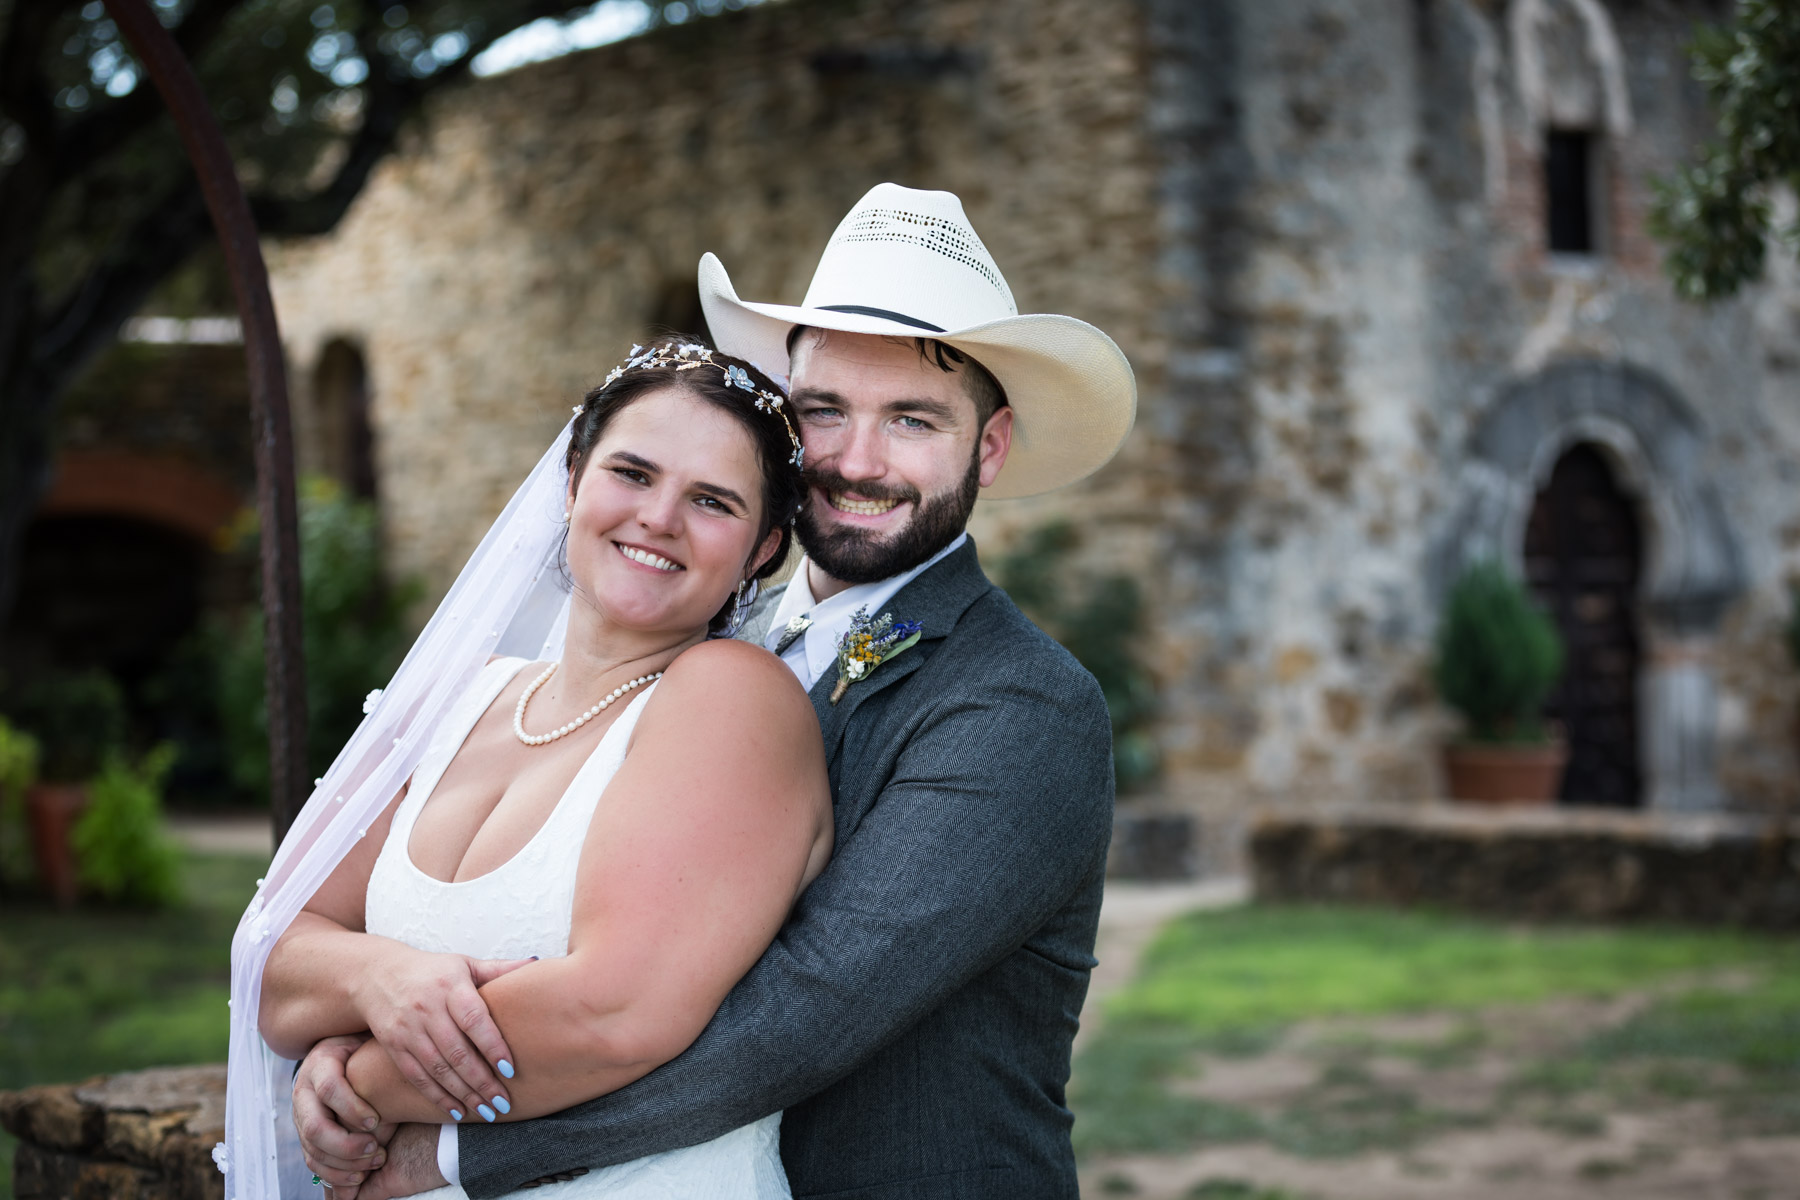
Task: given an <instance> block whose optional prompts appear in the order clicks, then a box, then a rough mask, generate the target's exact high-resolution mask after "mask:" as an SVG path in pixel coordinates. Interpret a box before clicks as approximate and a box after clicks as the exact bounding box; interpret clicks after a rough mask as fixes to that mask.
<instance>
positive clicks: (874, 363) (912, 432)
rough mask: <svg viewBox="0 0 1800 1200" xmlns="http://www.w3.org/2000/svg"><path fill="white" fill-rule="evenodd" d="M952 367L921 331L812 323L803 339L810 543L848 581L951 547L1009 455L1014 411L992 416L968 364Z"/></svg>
mask: <svg viewBox="0 0 1800 1200" xmlns="http://www.w3.org/2000/svg"><path fill="white" fill-rule="evenodd" d="M950 366H951V369H949V370H945V369H944V368H943V367H940V366H939V365H938V363H937V362H936V361H935V360H934V359H931V358H927V357H925V356H924V355H922V354H921V353H920V350H919V346H918V343H917V342H916V341H914V340H913V339H911V338H888V337H878V336H875V335H872V334H860V333H837V332H825V331H822V330H806V331H804V332H802V333H801V334H800V336H799V338H798V340H797V341H796V342H795V344H794V348H793V358H792V363H791V378H790V384H791V387H792V401H791V402H792V404H793V409H794V412H795V414H796V415H797V416H798V417H799V420H800V436H801V439H802V440H803V441H804V442H805V443H806V476H807V484H808V488H807V503H806V508H805V510H804V511H803V512H802V513H801V514H800V519H799V522H798V526H799V529H798V531H799V534H800V544H801V545H802V546H803V547H804V548H805V550H806V553H807V555H808V556H809V557H810V558H811V559H812V561H813V562H814V563H815V564H816V565H817V566H819V567H820V568H821V569H823V570H824V571H825V572H826V573H827V574H828V575H830V576H831V577H832V578H834V579H836V580H838V581H839V582H842V583H846V584H856V583H873V582H875V581H876V580H879V579H886V578H888V577H889V576H891V575H896V574H899V573H900V572H902V571H907V570H910V569H911V568H913V567H916V566H918V565H919V564H920V563H922V562H924V561H926V560H927V559H929V558H930V557H931V556H932V555H934V554H936V553H937V552H938V551H939V550H942V549H943V548H944V547H945V546H947V545H949V544H950V543H951V542H952V541H953V540H955V538H956V536H957V534H959V533H961V532H962V529H963V526H964V525H965V524H966V523H967V522H968V519H969V513H970V511H971V510H972V509H973V508H974V505H975V497H976V494H977V492H978V490H979V489H980V488H983V487H986V486H987V485H988V484H990V483H992V482H993V481H994V478H995V476H997V475H998V474H999V473H1000V468H1001V466H1003V465H1004V464H1005V462H1006V452H1007V449H1008V448H1009V446H1010V445H1011V440H1012V410H1011V409H1010V408H1005V407H1002V408H1000V409H999V410H998V411H996V412H994V413H993V415H992V416H990V417H989V418H988V419H987V420H986V421H985V422H982V421H981V420H980V419H979V417H978V414H977V410H976V402H975V400H974V398H973V396H972V394H971V388H970V386H969V380H968V379H967V378H966V374H967V372H968V370H969V367H968V365H967V364H962V365H957V364H950Z"/></svg>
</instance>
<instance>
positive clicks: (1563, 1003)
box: [1078, 977, 1800, 1200]
mask: <svg viewBox="0 0 1800 1200" xmlns="http://www.w3.org/2000/svg"><path fill="white" fill-rule="evenodd" d="M1688 982H1689V983H1690V984H1691V983H1692V982H1693V981H1691V980H1690V981H1688ZM1708 982H1709V983H1711V984H1713V985H1714V986H1724V987H1729V986H1731V981H1730V979H1729V978H1728V977H1720V978H1717V979H1709V980H1708ZM1667 990H1669V989H1667V988H1658V989H1654V990H1650V989H1647V990H1645V991H1642V992H1638V993H1634V994H1631V995H1627V996H1624V997H1619V998H1616V999H1610V1000H1557V1001H1552V1002H1547V1003H1543V1004H1537V1005H1531V1006H1526V1007H1520V1008H1500V1009H1493V1010H1488V1011H1483V1012H1480V1013H1460V1014H1450V1013H1427V1014H1421V1015H1418V1016H1408V1017H1379V1018H1364V1019H1340V1020H1332V1021H1315V1022H1306V1023H1303V1024H1300V1025H1296V1026H1294V1027H1292V1028H1291V1029H1289V1030H1288V1031H1287V1032H1286V1033H1285V1034H1284V1035H1283V1036H1282V1037H1281V1038H1280V1039H1279V1041H1278V1042H1277V1043H1276V1044H1274V1045H1273V1046H1272V1047H1269V1048H1267V1049H1266V1050H1264V1051H1263V1052H1262V1053H1257V1054H1253V1055H1245V1056H1234V1057H1222V1056H1218V1055H1211V1054H1201V1055H1199V1056H1198V1057H1197V1060H1196V1063H1195V1066H1196V1070H1195V1072H1194V1073H1193V1075H1192V1076H1191V1077H1189V1078H1184V1079H1181V1080H1180V1081H1178V1082H1177V1083H1175V1084H1173V1085H1172V1086H1171V1089H1170V1091H1171V1098H1170V1103H1172V1104H1180V1103H1197V1104H1200V1105H1206V1106H1211V1107H1210V1108H1209V1109H1208V1111H1210V1112H1213V1113H1215V1114H1230V1115H1231V1117H1232V1119H1233V1120H1234V1121H1236V1122H1237V1125H1236V1126H1235V1129H1236V1132H1234V1133H1231V1134H1228V1135H1224V1136H1218V1137H1213V1138H1210V1139H1209V1138H1206V1137H1197V1138H1196V1139H1195V1144H1196V1145H1198V1146H1201V1147H1203V1148H1199V1149H1194V1150H1190V1151H1188V1152H1181V1153H1168V1154H1139V1155H1125V1156H1114V1157H1107V1158H1098V1159H1089V1160H1088V1161H1086V1162H1084V1163H1083V1170H1082V1179H1083V1195H1085V1196H1090V1197H1098V1196H1115V1195H1117V1196H1140V1197H1144V1198H1145V1200H1190V1198H1194V1200H1302V1198H1305V1200H1663V1198H1666V1200H1797V1198H1800V1120H1796V1118H1795V1116H1794V1111H1795V1109H1796V1108H1800V1097H1796V1096H1791V1095H1777V1094H1770V1093H1768V1092H1766V1091H1760V1090H1757V1089H1756V1088H1755V1087H1754V1086H1752V1081H1750V1080H1748V1079H1747V1078H1746V1077H1744V1076H1742V1075H1741V1074H1740V1073H1739V1072H1738V1071H1737V1070H1736V1068H1734V1067H1733V1066H1732V1065H1731V1064H1730V1063H1728V1062H1724V1061H1716V1060H1714V1061H1708V1060H1706V1059H1704V1058H1675V1059H1656V1060H1650V1059H1638V1058H1632V1057H1630V1056H1621V1057H1620V1058H1618V1059H1617V1060H1607V1059H1600V1060H1594V1059H1592V1058H1591V1057H1582V1056H1580V1055H1578V1054H1577V1053H1576V1048H1577V1047H1579V1046H1582V1045H1588V1046H1591V1045H1593V1039H1594V1038H1595V1037H1597V1036H1604V1035H1606V1034H1607V1032H1608V1031H1612V1030H1617V1029H1619V1028H1620V1027H1621V1026H1623V1025H1624V1024H1625V1023H1626V1022H1628V1021H1630V1020H1631V1019H1632V1018H1633V1017H1635V1016H1636V1015H1638V1014H1640V1013H1642V1012H1643V1011H1644V1010H1645V1008H1646V1007H1647V1006H1648V1005H1649V1004H1650V1003H1651V1002H1652V1001H1654V1000H1655V999H1656V998H1657V996H1658V995H1659V994H1660V993H1663V992H1666V991H1667ZM1078 1119H1079V1116H1078ZM1215 1121H1216V1117H1215ZM1215 1127H1218V1126H1216V1125H1215ZM1246 1128H1252V1129H1253V1130H1254V1132H1249V1133H1245V1132H1244V1130H1245V1129H1246Z"/></svg>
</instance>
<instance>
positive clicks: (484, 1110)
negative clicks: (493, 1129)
mask: <svg viewBox="0 0 1800 1200" xmlns="http://www.w3.org/2000/svg"><path fill="white" fill-rule="evenodd" d="M475 1111H476V1112H478V1113H480V1114H481V1119H482V1120H484V1121H486V1122H487V1123H488V1124H490V1125H492V1124H493V1123H494V1110H493V1109H491V1108H489V1107H488V1106H487V1105H485V1104H477V1105H476V1106H475Z"/></svg>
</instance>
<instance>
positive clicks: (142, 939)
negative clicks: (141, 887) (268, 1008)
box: [0, 855, 267, 1200]
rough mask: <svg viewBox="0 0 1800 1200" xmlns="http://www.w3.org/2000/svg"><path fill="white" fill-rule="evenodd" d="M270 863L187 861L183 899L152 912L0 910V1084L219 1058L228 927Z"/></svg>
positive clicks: (4, 1190)
mask: <svg viewBox="0 0 1800 1200" xmlns="http://www.w3.org/2000/svg"><path fill="white" fill-rule="evenodd" d="M266 866H267V863H266V860H263V859H257V858H229V857H217V856H198V855H194V856H188V857H187V858H186V859H185V860H184V874H183V879H184V882H185V884H186V890H187V900H186V903H184V904H183V905H182V906H180V907H178V908H174V909H170V910H168V911H165V912H159V913H140V912H130V911H125V910H121V909H107V908H83V909H78V910H76V911H74V912H69V913H63V912H57V911H55V910H54V909H51V908H49V907H46V906H44V905H40V904H28V903H22V902H10V903H0V1089H11V1088H19V1087H26V1086H29V1085H31V1084H38V1083H64V1082H69V1081H73V1080H79V1079H85V1078H87V1077H88V1076H91V1075H97V1074H103V1073H106V1072H112V1071H124V1070H132V1069H135V1068H138V1067H149V1066H163V1065H173V1064H181V1063H202V1062H220V1061H223V1060H224V1058H225V1044H226V1028H227V1022H226V1004H225V1001H226V996H227V993H228V991H229V979H230V967H231V932H232V930H233V929H234V928H235V927H236V925H237V918H238V914H239V913H241V912H242V911H243V907H244V905H245V904H246V903H248V902H249V899H250V896H251V894H252V893H253V892H254V891H255V887H256V879H257V877H258V876H259V875H261V874H262V872H263V870H264V868H265V867H266ZM11 1194H12V1139H11V1138H10V1137H8V1136H7V1135H6V1134H4V1133H0V1200H5V1198H6V1197H10V1196H11Z"/></svg>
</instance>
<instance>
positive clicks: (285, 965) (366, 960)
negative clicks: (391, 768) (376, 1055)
mask: <svg viewBox="0 0 1800 1200" xmlns="http://www.w3.org/2000/svg"><path fill="white" fill-rule="evenodd" d="M405 795H406V788H405V786H402V787H401V789H400V792H399V794H398V795H396V796H395V797H394V799H393V800H392V801H391V802H390V803H389V804H388V806H387V807H386V808H384V809H383V810H382V812H381V816H380V817H378V818H377V819H376V821H375V823H374V824H373V825H371V826H369V832H368V836H366V837H363V838H361V839H359V840H358V841H357V843H356V845H355V846H354V847H352V848H351V850H350V852H349V853H348V854H346V855H345V856H344V859H343V861H342V862H340V863H338V865H337V867H336V868H335V869H334V870H333V871H332V873H331V875H330V877H329V878H327V879H326V880H325V882H324V883H323V884H321V885H320V887H319V890H318V891H317V892H315V893H313V897H312V899H311V900H309V901H307V904H306V907H305V908H304V909H302V910H301V912H300V913H299V915H297V916H296V917H295V918H294V920H293V923H292V924H291V925H289V926H288V928H287V932H285V933H284V934H282V935H281V939H280V940H279V941H277V942H276V943H275V948H274V949H273V950H271V951H270V952H269V962H268V965H267V966H266V967H265V968H264V969H263V985H262V1003H261V1007H260V1009H259V1010H258V1013H257V1030H258V1031H259V1032H260V1033H261V1034H262V1037H263V1041H265V1042H267V1043H268V1044H269V1047H270V1049H272V1050H274V1051H275V1052H276V1053H277V1054H280V1055H282V1056H283V1057H284V1058H301V1057H304V1056H305V1054H306V1052H307V1050H309V1049H311V1048H312V1045H313V1043H315V1042H317V1041H319V1040H320V1039H321V1038H327V1037H332V1036H334V1035H336V1034H340V1033H362V1032H363V1031H365V1030H367V1029H368V1027H369V1026H368V1024H367V1022H365V1021H364V1019H363V1016H362V1011H361V1007H360V1005H359V1002H358V997H357V987H358V985H359V984H360V983H361V981H362V980H363V979H365V978H367V977H368V976H369V975H371V974H373V973H374V972H376V971H377V970H378V969H379V968H380V966H381V965H382V963H383V961H384V959H386V958H387V957H388V956H389V955H391V954H392V953H393V952H394V951H395V950H396V949H397V948H401V947H400V944H399V943H397V942H394V941H392V940H390V939H388V938H376V937H370V936H369V935H368V934H365V933H364V932H363V907H364V902H365V900H366V898H367V896H368V891H369V874H370V872H371V871H373V870H374V867H375V859H376V857H377V856H378V855H379V854H380V853H381V845H382V843H383V842H385V841H387V835H388V827H389V826H391V825H392V824H393V821H394V810H395V809H397V808H398V807H399V806H400V801H401V799H402V798H403V797H404V796H405Z"/></svg>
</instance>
